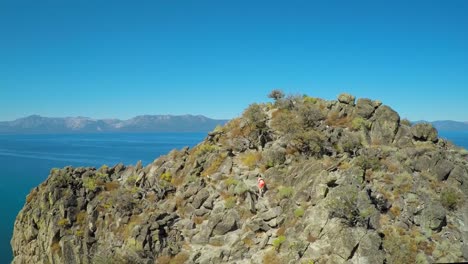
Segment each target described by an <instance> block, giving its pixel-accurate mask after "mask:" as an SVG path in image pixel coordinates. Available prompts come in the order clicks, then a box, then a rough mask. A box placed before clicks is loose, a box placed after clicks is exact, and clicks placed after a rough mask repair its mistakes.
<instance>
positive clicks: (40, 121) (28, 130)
mask: <svg viewBox="0 0 468 264" xmlns="http://www.w3.org/2000/svg"><path fill="white" fill-rule="evenodd" d="M227 121H229V120H222V119H211V118H208V117H206V116H202V115H141V116H136V117H134V118H131V119H128V120H120V119H93V118H89V117H43V116H39V115H31V116H27V117H24V118H19V119H16V120H14V121H0V134H51V133H110V132H142V133H144V132H208V131H211V130H213V129H214V128H215V127H216V126H217V125H224V124H225V123H226V122H227ZM421 122H428V121H423V120H420V121H415V122H413V123H421ZM428 123H432V124H433V125H434V127H435V128H437V130H439V131H468V122H458V121H452V120H438V121H433V122H428Z"/></svg>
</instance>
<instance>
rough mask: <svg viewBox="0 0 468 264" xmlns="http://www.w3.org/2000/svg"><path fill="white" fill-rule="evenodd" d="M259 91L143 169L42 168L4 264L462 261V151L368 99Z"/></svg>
mask: <svg viewBox="0 0 468 264" xmlns="http://www.w3.org/2000/svg"><path fill="white" fill-rule="evenodd" d="M270 97H271V98H273V99H274V103H264V104H252V105H251V106H249V107H248V108H247V109H246V110H245V112H244V113H243V115H242V116H241V117H239V118H236V119H233V120H231V121H230V122H229V123H227V124H226V125H225V126H224V127H217V128H216V129H215V130H214V131H212V132H210V133H209V134H208V135H207V137H206V139H205V140H204V141H203V142H201V143H200V144H198V145H197V146H195V147H194V148H192V149H189V148H184V149H181V150H173V151H171V152H170V153H168V154H167V155H165V156H161V157H159V158H158V159H156V160H155V161H154V162H153V163H151V164H149V165H148V166H145V167H143V166H142V165H141V164H136V165H135V166H124V165H122V164H118V165H116V166H113V167H108V166H102V167H101V168H72V167H66V168H63V169H52V170H51V173H50V176H49V178H48V179H47V180H46V181H45V182H44V183H42V184H41V185H40V186H38V187H36V188H35V189H33V190H32V191H31V193H30V194H29V195H28V196H27V198H26V203H25V205H24V208H23V209H22V210H21V212H20V213H19V214H18V216H17V219H16V222H15V229H14V235H13V239H12V241H11V244H12V247H13V252H14V260H13V263H239V264H240V263H270V264H274V263H307V264H310V263H432V262H455V261H466V260H468V206H467V204H466V203H465V200H466V196H467V195H468V171H467V168H468V167H467V164H468V160H467V155H468V152H467V151H466V150H465V149H461V148H458V147H456V146H454V145H453V144H451V143H450V142H448V141H446V140H444V139H441V138H438V134H437V131H436V129H434V128H433V127H432V126H431V125H430V124H415V125H411V123H410V122H408V121H407V120H400V116H399V115H398V113H396V112H395V111H394V110H392V109H391V108H390V107H389V106H386V105H383V104H382V103H381V102H379V101H374V100H370V99H364V98H360V99H358V100H356V99H355V97H354V96H352V95H349V94H341V95H339V97H338V100H332V101H326V100H322V99H319V98H313V97H309V96H288V97H285V96H284V95H283V94H282V93H281V92H280V91H274V92H272V94H270ZM260 175H261V176H262V177H263V178H264V179H265V181H266V184H267V187H268V189H267V191H266V193H265V194H264V196H263V197H259V196H258V194H257V193H258V191H257V187H256V182H257V177H258V176H260Z"/></svg>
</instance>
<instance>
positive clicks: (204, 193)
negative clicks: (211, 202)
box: [192, 189, 210, 209]
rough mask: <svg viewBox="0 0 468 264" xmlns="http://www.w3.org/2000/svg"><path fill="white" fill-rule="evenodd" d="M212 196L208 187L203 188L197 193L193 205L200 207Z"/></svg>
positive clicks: (196, 207)
mask: <svg viewBox="0 0 468 264" xmlns="http://www.w3.org/2000/svg"><path fill="white" fill-rule="evenodd" d="M208 197H210V193H209V192H208V190H206V189H202V190H201V191H199V192H198V193H197V195H195V197H194V199H193V202H192V205H193V207H194V208H195V209H198V208H200V206H201V205H202V204H203V203H204V202H205V201H206V200H207V199H208Z"/></svg>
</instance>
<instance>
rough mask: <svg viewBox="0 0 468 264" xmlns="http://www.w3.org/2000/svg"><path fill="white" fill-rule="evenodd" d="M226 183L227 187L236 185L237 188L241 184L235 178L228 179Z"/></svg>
mask: <svg viewBox="0 0 468 264" xmlns="http://www.w3.org/2000/svg"><path fill="white" fill-rule="evenodd" d="M224 183H225V184H226V185H227V186H231V185H235V186H237V184H239V181H238V180H236V179H235V178H234V177H229V178H227V179H226V180H225V181H224Z"/></svg>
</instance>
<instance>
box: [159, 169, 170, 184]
mask: <svg viewBox="0 0 468 264" xmlns="http://www.w3.org/2000/svg"><path fill="white" fill-rule="evenodd" d="M159 179H161V180H163V181H166V182H171V180H172V174H171V173H170V172H169V171H166V172H164V173H163V174H161V176H159Z"/></svg>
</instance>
